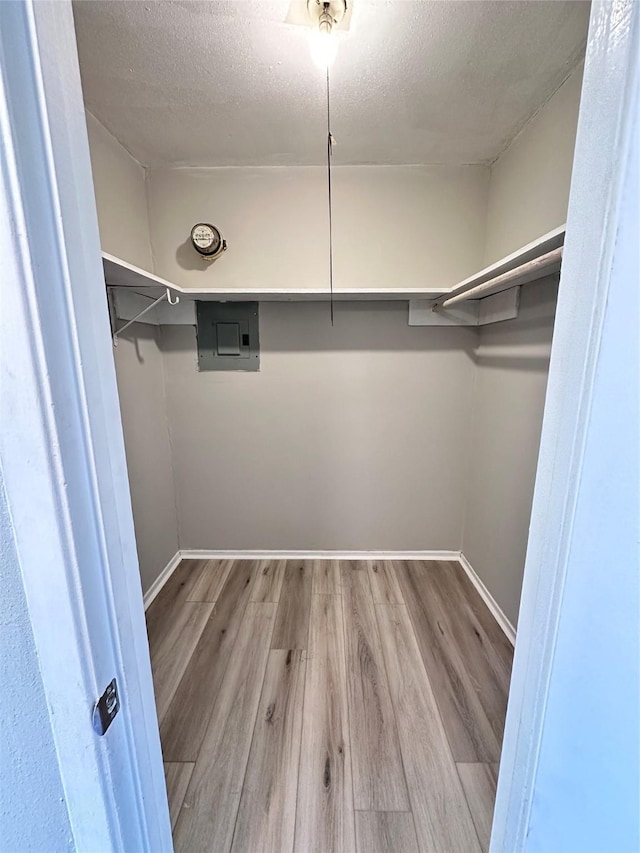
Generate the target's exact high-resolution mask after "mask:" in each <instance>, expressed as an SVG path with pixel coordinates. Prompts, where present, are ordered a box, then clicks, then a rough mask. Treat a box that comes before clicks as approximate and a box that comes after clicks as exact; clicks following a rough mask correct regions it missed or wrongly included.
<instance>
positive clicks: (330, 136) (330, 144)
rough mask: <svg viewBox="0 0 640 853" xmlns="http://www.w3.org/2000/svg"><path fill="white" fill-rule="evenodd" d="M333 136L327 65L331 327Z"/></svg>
mask: <svg viewBox="0 0 640 853" xmlns="http://www.w3.org/2000/svg"><path fill="white" fill-rule="evenodd" d="M333 143H334V139H333V134H332V133H331V100H330V96H329V66H328V65H327V186H328V189H329V288H330V296H329V300H330V305H331V325H332V326H333V205H332V201H331V155H332V154H333Z"/></svg>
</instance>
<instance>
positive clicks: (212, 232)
mask: <svg viewBox="0 0 640 853" xmlns="http://www.w3.org/2000/svg"><path fill="white" fill-rule="evenodd" d="M191 242H192V243H193V248H194V249H195V250H196V252H199V253H200V254H201V255H203V256H204V257H205V258H209V260H213V258H217V257H218V255H219V254H221V252H224V250H225V249H226V248H227V241H226V240H223V239H222V234H221V233H220V231H219V230H218V229H217V228H216V227H215V225H209V224H208V223H206V222H199V223H198V224H197V225H194V226H193V228H192V229H191Z"/></svg>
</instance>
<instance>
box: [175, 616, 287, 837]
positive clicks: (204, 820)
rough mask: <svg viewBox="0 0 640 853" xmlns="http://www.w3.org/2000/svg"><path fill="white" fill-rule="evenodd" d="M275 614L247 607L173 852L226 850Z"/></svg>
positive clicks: (195, 771)
mask: <svg viewBox="0 0 640 853" xmlns="http://www.w3.org/2000/svg"><path fill="white" fill-rule="evenodd" d="M275 614H276V605H275V604H255V603H252V602H250V603H249V604H248V605H247V609H246V611H245V614H244V617H243V620H242V624H241V626H240V631H239V632H238V637H237V639H236V643H235V646H234V649H233V653H232V655H231V658H230V660H229V664H228V666H227V671H226V673H225V676H224V680H223V682H222V686H221V688H220V693H219V694H218V699H217V701H216V704H215V707H214V709H213V714H212V717H211V720H210V721H209V725H208V727H207V731H206V733H205V737H204V740H203V742H202V748H201V750H200V754H199V755H198V760H197V761H196V766H195V769H194V771H193V775H192V777H191V781H190V783H189V787H188V789H187V793H186V796H185V800H184V804H183V807H182V809H181V811H180V815H179V817H178V822H177V824H176V829H175V837H174V845H175V849H176V850H177V851H182V850H184V851H189V853H193V851H196V850H214V851H216V853H223V851H227V850H229V848H230V846H231V841H232V838H233V830H234V825H235V821H236V815H237V812H238V805H239V802H240V794H241V790H242V780H243V778H244V774H245V769H246V766H247V758H248V756H249V749H250V746H251V737H252V733H253V728H254V725H255V720H256V712H257V709H258V702H259V700H260V690H261V687H262V680H263V677H264V671H265V667H266V664H267V657H268V654H269V645H270V641H271V635H272V633H273V626H274V620H275Z"/></svg>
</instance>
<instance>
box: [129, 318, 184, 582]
mask: <svg viewBox="0 0 640 853" xmlns="http://www.w3.org/2000/svg"><path fill="white" fill-rule="evenodd" d="M160 334H161V333H160V329H159V328H158V327H157V326H148V325H143V324H142V323H137V324H136V325H135V326H132V327H130V329H128V330H127V331H126V332H125V333H124V335H123V336H122V337H120V338H119V340H118V346H117V348H116V349H115V350H114V357H115V362H116V376H117V380H118V393H119V396H120V409H121V411H122V425H123V430H124V444H125V450H126V454H127V470H128V473H129V485H130V487H131V505H132V508H133V520H134V525H135V531H136V543H137V547H138V560H139V562H140V575H141V578H142V589H143V590H144V591H145V592H146V591H147V590H148V589H149V587H150V586H151V584H152V583H153V582H154V580H155V579H156V578H157V577H158V575H159V574H160V572H161V571H162V569H163V568H164V567H165V566H166V565H167V563H168V562H169V560H170V559H171V558H172V557H173V556H174V554H175V553H176V551H177V550H178V522H177V515H176V504H175V490H174V486H173V466H172V460H171V445H170V443H169V430H168V424H167V408H166V401H165V387H164V370H163V363H162V353H161V351H160V348H159V339H160Z"/></svg>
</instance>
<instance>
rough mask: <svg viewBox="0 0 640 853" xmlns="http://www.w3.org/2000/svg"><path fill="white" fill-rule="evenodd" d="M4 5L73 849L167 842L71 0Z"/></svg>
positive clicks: (15, 208) (24, 558)
mask: <svg viewBox="0 0 640 853" xmlns="http://www.w3.org/2000/svg"><path fill="white" fill-rule="evenodd" d="M0 18H1V26H0V258H2V267H3V276H2V277H3V281H2V296H1V298H2V302H1V304H0V338H1V339H2V343H1V347H2V359H1V366H0V370H1V373H0V408H1V412H2V427H3V428H2V430H1V431H0V466H1V469H2V474H3V479H4V485H5V490H6V495H7V501H8V507H9V512H10V515H11V519H12V525H13V534H14V539H15V544H16V549H17V553H18V560H19V564H20V571H21V575H22V582H23V586H24V590H25V596H26V601H27V608H28V612H29V619H30V623H31V628H32V631H33V637H34V642H35V648H36V653H37V656H38V662H39V667H40V673H41V677H42V683H43V688H44V693H45V698H46V703H47V708H48V714H49V720H48V724H49V725H50V727H51V732H52V736H53V742H54V746H55V750H56V754H57V758H58V767H59V772H60V778H61V781H62V786H63V791H64V797H65V805H66V808H67V811H68V815H69V820H70V826H71V831H72V834H73V845H74V848H75V849H79V850H140V851H142V850H147V851H154V853H155V851H165V850H167V851H169V850H171V849H172V841H171V826H170V822H169V812H168V806H167V796H166V788H165V780H164V772H163V765H162V753H161V749H160V738H159V731H158V721H157V716H156V708H155V699H154V693H153V682H152V677H151V667H150V661H149V647H148V642H147V635H146V628H145V620H144V609H143V603H142V589H141V585H140V574H139V567H138V559H137V555H136V543H135V535H134V529H133V517H132V511H131V500H130V494H129V484H128V478H127V467H126V460H125V452H124V442H123V435H122V426H121V419H120V411H119V403H118V392H117V387H116V378H115V366H114V360H113V353H112V343H111V333H110V326H109V314H108V309H107V301H106V288H105V282H104V273H103V270H102V262H101V253H100V239H99V234H98V222H97V213H96V205H95V199H94V191H93V182H92V176H91V164H90V159H89V145H88V139H87V130H86V122H85V114H84V105H83V99H82V91H81V85H80V75H79V68H78V60H77V48H76V42H75V32H74V26H73V17H72V9H71V4H70V3H60V2H34V0H23V2H14V3H0ZM114 677H115V678H116V679H117V684H118V691H119V695H120V711H119V712H118V714H117V716H116V717H115V719H114V720H113V723H112V724H111V726H110V728H109V729H108V731H107V732H106V733H105V734H104V735H103V736H99V735H98V734H97V733H96V732H95V731H94V728H93V725H92V717H93V709H94V705H95V703H96V701H97V699H98V697H99V696H100V695H101V694H102V693H103V691H104V690H105V688H106V686H107V685H108V684H109V682H110V681H111V679H112V678H114ZM43 725H46V723H45V721H43Z"/></svg>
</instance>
